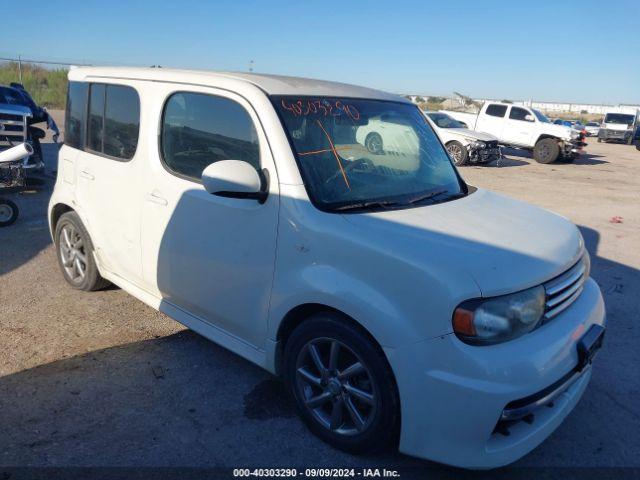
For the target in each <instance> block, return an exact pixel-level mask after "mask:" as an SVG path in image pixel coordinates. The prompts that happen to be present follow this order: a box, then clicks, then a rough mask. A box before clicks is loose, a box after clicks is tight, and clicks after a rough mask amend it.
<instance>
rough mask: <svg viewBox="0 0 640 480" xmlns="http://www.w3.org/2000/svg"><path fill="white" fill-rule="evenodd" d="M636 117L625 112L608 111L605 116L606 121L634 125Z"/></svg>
mask: <svg viewBox="0 0 640 480" xmlns="http://www.w3.org/2000/svg"><path fill="white" fill-rule="evenodd" d="M634 119H635V117H634V116H633V115H626V114H624V113H607V116H606V117H604V123H620V124H623V125H632V124H633V121H634Z"/></svg>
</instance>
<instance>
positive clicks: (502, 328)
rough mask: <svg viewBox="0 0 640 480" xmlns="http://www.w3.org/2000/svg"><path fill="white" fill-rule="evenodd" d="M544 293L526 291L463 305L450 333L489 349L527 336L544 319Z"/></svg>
mask: <svg viewBox="0 0 640 480" xmlns="http://www.w3.org/2000/svg"><path fill="white" fill-rule="evenodd" d="M545 295H546V294H545V290H544V287H543V286H542V285H539V286H537V287H534V288H530V289H528V290H523V291H521V292H517V293H512V294H510V295H502V296H499V297H493V298H487V299H482V298H479V299H474V300H469V301H466V302H463V303H462V304H460V306H459V307H458V308H456V309H455V311H454V313H453V331H454V332H455V333H456V335H457V336H458V338H460V340H462V341H463V342H465V343H470V344H473V345H490V344H494V343H501V342H506V341H507V340H513V339H514V338H517V337H519V336H521V335H524V334H525V333H527V332H530V331H531V330H533V329H534V328H536V326H538V323H539V322H540V319H541V318H542V316H543V315H544V305H545Z"/></svg>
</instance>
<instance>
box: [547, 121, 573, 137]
mask: <svg viewBox="0 0 640 480" xmlns="http://www.w3.org/2000/svg"><path fill="white" fill-rule="evenodd" d="M541 125H543V133H548V134H549V135H553V136H554V137H558V138H562V139H565V140H571V139H572V138H575V136H576V135H575V134H578V133H579V132H578V131H577V130H574V129H573V128H572V127H567V126H566V125H556V124H553V123H542V124H541ZM572 133H573V135H572Z"/></svg>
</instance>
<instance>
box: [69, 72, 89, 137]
mask: <svg viewBox="0 0 640 480" xmlns="http://www.w3.org/2000/svg"><path fill="white" fill-rule="evenodd" d="M88 88H89V84H87V83H83V82H69V90H68V92H67V112H66V115H65V127H64V143H65V145H68V146H70V147H73V148H80V149H82V148H83V147H84V145H83V142H82V139H83V138H84V124H85V117H86V113H87V90H88Z"/></svg>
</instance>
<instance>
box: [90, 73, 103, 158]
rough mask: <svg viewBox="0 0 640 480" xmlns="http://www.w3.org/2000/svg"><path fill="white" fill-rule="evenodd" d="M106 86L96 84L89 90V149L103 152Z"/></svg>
mask: <svg viewBox="0 0 640 480" xmlns="http://www.w3.org/2000/svg"><path fill="white" fill-rule="evenodd" d="M105 91H106V89H105V86H104V85H103V84H99V83H94V84H93V85H91V88H90V90H89V121H88V122H87V124H88V125H87V131H88V132H87V148H89V149H91V150H94V151H96V152H102V137H103V127H104V94H105Z"/></svg>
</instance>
